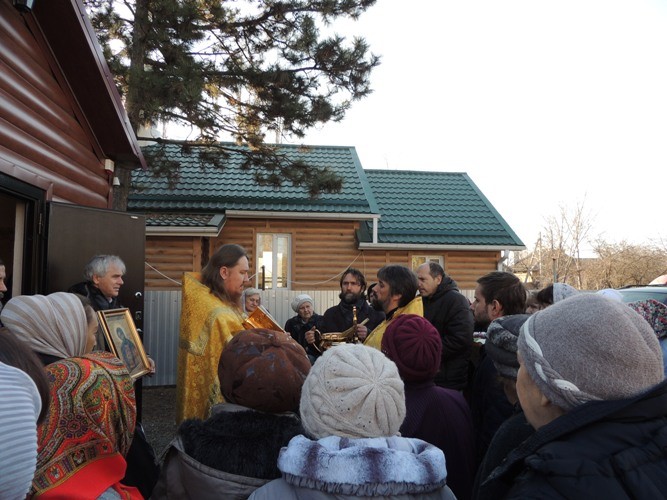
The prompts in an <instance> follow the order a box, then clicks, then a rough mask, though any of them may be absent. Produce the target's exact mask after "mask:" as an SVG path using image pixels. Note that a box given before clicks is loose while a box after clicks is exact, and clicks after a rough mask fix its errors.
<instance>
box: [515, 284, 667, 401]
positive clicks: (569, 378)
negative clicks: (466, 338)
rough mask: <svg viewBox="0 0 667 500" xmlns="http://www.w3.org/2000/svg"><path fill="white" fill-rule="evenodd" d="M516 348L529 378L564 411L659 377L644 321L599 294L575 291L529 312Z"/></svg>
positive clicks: (628, 392)
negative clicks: (535, 310)
mask: <svg viewBox="0 0 667 500" xmlns="http://www.w3.org/2000/svg"><path fill="white" fill-rule="evenodd" d="M518 348H519V352H520V353H521V357H522V359H523V366H524V367H525V369H526V371H527V372H528V374H529V375H530V378H531V379H532V380H533V381H534V382H535V384H536V385H537V386H538V388H539V389H540V391H541V392H542V394H544V395H545V396H546V397H547V398H548V399H549V400H550V401H551V402H552V403H553V404H555V405H556V406H558V407H560V408H562V409H563V410H565V411H569V410H571V409H573V408H574V407H576V406H579V405H581V404H584V403H587V402H588V401H598V400H613V399H624V398H629V397H632V396H635V395H637V394H639V393H641V392H644V391H645V390H647V389H649V388H650V387H652V386H654V385H656V384H658V383H660V382H661V381H662V380H663V378H664V373H663V364H662V352H661V350H660V345H659V343H658V340H657V338H656V336H655V333H654V332H653V330H652V329H651V327H650V326H649V324H648V323H647V322H646V320H644V318H642V317H641V316H640V315H639V314H637V313H636V312H635V311H633V310H632V309H631V308H629V307H628V306H627V305H625V304H624V303H621V302H617V301H614V300H609V299H607V298H605V297H602V296H600V295H598V294H593V293H590V294H589V293H586V294H578V295H574V296H572V297H569V298H567V299H565V300H562V301H560V302H557V303H555V304H554V305H553V306H551V307H547V308H546V309H544V310H542V311H538V312H536V313H535V314H533V315H532V316H530V317H529V318H528V320H527V321H526V322H525V323H524V324H523V326H522V327H521V334H520V335H519V344H518Z"/></svg>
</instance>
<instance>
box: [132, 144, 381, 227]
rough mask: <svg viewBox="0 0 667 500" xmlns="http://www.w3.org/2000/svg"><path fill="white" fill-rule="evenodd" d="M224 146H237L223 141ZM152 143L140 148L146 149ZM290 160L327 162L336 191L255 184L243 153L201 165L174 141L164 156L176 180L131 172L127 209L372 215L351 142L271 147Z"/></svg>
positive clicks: (193, 152) (373, 209)
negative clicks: (221, 164)
mask: <svg viewBox="0 0 667 500" xmlns="http://www.w3.org/2000/svg"><path fill="white" fill-rule="evenodd" d="M225 145H226V146H229V147H235V148H237V149H240V148H238V147H236V146H235V145H234V144H231V143H225ZM155 147H156V146H148V147H145V148H144V150H150V149H151V148H155ZM276 147H277V148H278V150H279V151H280V153H283V154H285V155H286V156H288V157H289V158H290V159H292V160H303V161H304V162H307V163H308V164H310V165H312V166H315V167H328V168H329V169H331V170H332V171H334V172H335V173H336V174H338V175H339V176H340V177H342V178H343V187H342V190H341V192H340V193H333V194H327V193H323V194H320V195H319V196H318V197H317V198H311V197H310V196H309V195H308V191H307V188H305V187H295V186H292V185H291V183H289V182H286V183H285V184H284V185H283V186H282V187H280V188H275V187H272V186H258V185H257V183H256V182H255V180H254V177H253V169H249V170H243V169H241V165H242V163H243V162H244V160H245V157H244V156H242V155H241V154H234V153H232V154H231V155H230V157H229V159H228V160H227V161H226V166H225V168H224V169H222V170H221V169H219V168H216V167H215V166H213V165H211V164H206V163H204V164H202V162H201V160H200V158H199V155H198V154H197V151H196V148H191V150H190V151H188V152H183V151H182V149H181V147H180V146H178V145H168V146H166V148H167V149H166V156H167V158H169V159H171V160H175V161H178V162H179V163H180V166H181V167H180V179H179V180H178V182H177V184H176V186H175V187H174V189H171V188H170V187H169V185H168V183H167V179H165V178H156V177H152V176H151V174H150V171H149V170H135V171H133V172H132V189H131V192H130V196H129V200H128V210H130V211H135V212H151V213H156V212H180V213H187V214H196V213H224V212H225V211H226V210H247V211H273V212H297V213H298V212H301V213H304V212H308V213H337V214H341V213H342V214H345V213H347V214H377V213H378V212H377V206H376V205H375V201H374V198H373V194H372V192H371V190H370V187H369V185H368V181H367V179H366V175H365V173H364V170H363V169H362V168H361V164H360V163H359V158H358V156H357V152H356V150H355V149H354V148H353V147H342V146H292V145H278V146H276Z"/></svg>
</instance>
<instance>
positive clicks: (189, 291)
mask: <svg viewBox="0 0 667 500" xmlns="http://www.w3.org/2000/svg"><path fill="white" fill-rule="evenodd" d="M200 280H201V275H200V274H199V273H185V274H184V275H183V287H182V290H183V298H182V308H181V322H180V330H179V342H178V378H177V380H176V397H177V401H176V421H177V423H180V422H182V421H183V420H185V419H187V418H200V419H206V418H208V416H209V412H210V409H211V407H213V405H216V404H218V403H221V402H222V401H223V398H222V395H221V393H220V381H219V380H218V361H219V360H220V354H221V353H222V349H223V347H224V346H225V345H226V344H227V342H229V340H230V339H231V338H232V336H234V335H236V334H237V333H238V332H240V331H241V330H244V327H243V324H242V322H243V315H242V313H241V311H240V309H239V308H238V307H237V306H236V305H234V304H229V303H226V302H223V301H221V300H220V299H219V298H218V297H216V296H215V295H213V294H212V293H211V291H210V289H209V288H208V287H207V286H206V285H203V284H202V283H201V281H200Z"/></svg>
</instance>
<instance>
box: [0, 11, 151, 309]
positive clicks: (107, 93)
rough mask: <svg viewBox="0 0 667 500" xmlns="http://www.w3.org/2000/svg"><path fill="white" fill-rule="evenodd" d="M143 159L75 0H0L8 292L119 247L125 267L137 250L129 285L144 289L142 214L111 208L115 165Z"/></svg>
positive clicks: (33, 288) (0, 248) (1, 241)
mask: <svg viewBox="0 0 667 500" xmlns="http://www.w3.org/2000/svg"><path fill="white" fill-rule="evenodd" d="M142 166H145V160H144V157H143V155H142V152H141V149H140V147H139V144H138V143H137V140H136V137H135V134H134V132H133V130H132V127H131V126H130V123H129V120H128V117H127V114H126V112H125V110H124V108H123V104H122V101H121V98H120V95H119V93H118V91H117V89H116V86H115V84H114V81H113V78H112V75H111V73H110V71H109V68H108V66H107V63H106V61H105V59H104V56H103V54H102V49H101V47H100V46H99V44H98V42H97V38H96V35H95V32H94V31H93V28H92V26H91V24H90V21H89V19H88V17H87V15H86V12H85V9H84V7H83V5H82V3H81V0H37V1H35V2H34V5H33V2H25V1H18V0H0V258H1V259H2V260H3V261H4V263H5V265H6V268H7V274H8V276H9V281H10V290H9V293H8V294H7V296H6V297H5V300H7V298H8V296H11V295H12V294H13V295H18V294H30V293H49V292H51V291H56V290H62V289H63V288H66V287H68V286H69V285H71V284H72V283H74V282H76V281H80V280H81V279H82V277H81V273H82V269H83V266H84V264H85V263H86V262H87V260H88V259H89V258H90V257H91V256H92V255H91V254H94V253H118V254H120V255H122V256H123V258H124V259H126V261H127V262H128V267H129V262H130V261H133V258H132V257H131V256H130V254H131V255H132V256H137V255H138V256H139V257H138V259H137V260H138V263H137V264H134V265H133V266H132V267H133V268H134V269H135V270H136V271H135V273H134V275H133V277H132V278H130V279H133V278H137V277H138V278H139V279H138V283H137V284H136V289H135V290H132V291H131V290H130V288H131V287H127V290H126V293H128V297H129V296H130V295H131V296H134V294H135V293H141V292H143V262H144V259H143V253H144V234H145V228H144V222H143V218H141V217H138V216H136V215H132V216H130V215H128V214H120V213H117V212H112V211H110V210H108V209H109V208H110V207H111V206H112V199H113V178H114V169H115V168H119V167H124V168H129V169H134V168H139V167H142ZM135 228H138V229H139V232H136V229H135ZM118 234H124V235H125V236H126V237H125V238H118ZM130 234H134V235H135V237H134V238H128V236H129V235H130ZM130 292H132V293H131V294H130ZM126 303H128V302H127V301H126ZM128 305H129V304H128ZM138 309H140V307H139V308H138Z"/></svg>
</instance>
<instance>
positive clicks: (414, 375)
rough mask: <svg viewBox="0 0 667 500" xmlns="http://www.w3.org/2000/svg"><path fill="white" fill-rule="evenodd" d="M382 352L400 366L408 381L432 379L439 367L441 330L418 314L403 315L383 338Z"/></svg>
mask: <svg viewBox="0 0 667 500" xmlns="http://www.w3.org/2000/svg"><path fill="white" fill-rule="evenodd" d="M382 352H383V353H385V355H386V356H387V357H388V358H389V359H391V360H392V361H393V362H394V363H396V366H398V373H399V374H400V375H401V378H402V379H403V380H405V381H406V382H421V381H424V380H430V379H432V378H433V377H435V374H436V373H438V370H440V356H441V353H442V341H441V340H440V334H439V333H438V330H436V328H435V327H434V326H433V325H432V324H431V323H430V322H429V321H428V320H427V319H425V318H422V317H421V316H417V315H416V314H401V315H400V316H397V317H396V318H395V319H394V320H392V321H391V323H389V326H388V327H387V330H386V331H385V332H384V336H383V337H382Z"/></svg>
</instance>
